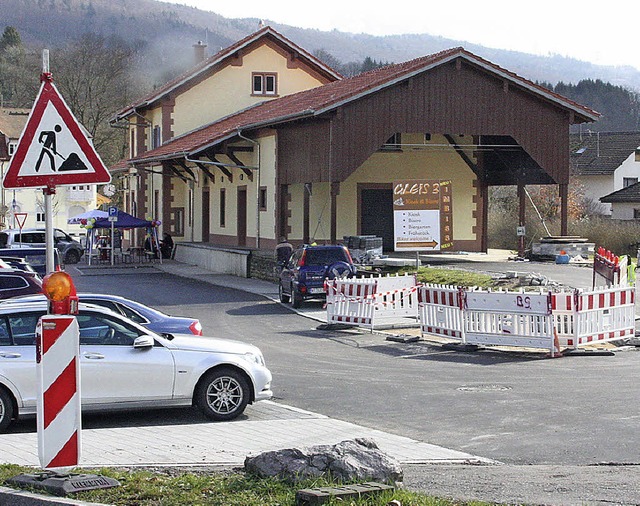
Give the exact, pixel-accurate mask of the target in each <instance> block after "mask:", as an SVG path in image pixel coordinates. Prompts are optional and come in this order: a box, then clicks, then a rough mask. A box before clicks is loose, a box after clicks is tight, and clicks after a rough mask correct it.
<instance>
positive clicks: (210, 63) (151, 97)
mask: <svg viewBox="0 0 640 506" xmlns="http://www.w3.org/2000/svg"><path fill="white" fill-rule="evenodd" d="M269 36H270V37H272V38H275V39H276V40H278V41H280V42H281V43H283V44H284V45H285V46H289V48H290V49H291V50H292V51H293V52H295V53H296V54H297V55H298V57H299V58H300V57H302V58H303V59H305V60H306V61H307V62H308V63H310V64H311V65H312V66H314V67H316V68H317V69H318V70H320V71H322V72H323V73H324V74H325V75H327V76H329V77H330V78H332V79H336V80H338V79H341V78H342V76H341V75H340V74H339V73H337V72H336V71H335V70H333V69H332V68H331V67H329V66H328V65H326V64H325V63H323V62H322V61H320V60H318V59H317V58H316V57H315V56H313V55H312V54H310V53H308V52H307V51H305V50H304V49H302V48H301V47H300V46H298V45H296V44H294V43H293V42H292V41H290V40H289V39H288V38H286V37H285V36H284V35H282V34H281V33H280V32H278V31H276V30H274V29H273V28H271V27H270V26H265V27H264V28H261V29H260V30H258V31H257V32H254V33H252V34H251V35H248V36H247V37H245V38H244V39H241V40H239V41H238V42H236V43H235V44H232V45H230V46H228V47H226V48H224V49H222V50H221V51H219V52H217V53H216V54H214V55H213V56H210V57H209V58H207V59H205V60H203V61H202V62H200V63H198V64H197V65H196V66H194V67H193V68H191V69H189V70H188V71H187V72H185V73H184V74H182V75H181V76H179V77H177V78H175V79H174V80H172V81H170V82H168V83H167V84H165V85H164V86H161V87H159V88H156V89H155V90H153V91H152V92H150V93H149V94H148V95H146V96H144V97H143V98H141V99H139V100H137V101H136V102H134V103H132V104H131V105H129V106H127V107H125V108H124V109H122V110H121V111H119V112H118V113H117V114H116V115H115V116H114V117H113V118H112V121H117V120H118V119H121V118H123V117H126V116H128V115H129V114H131V113H132V112H133V110H134V109H137V108H139V107H144V106H147V105H149V104H151V103H152V102H154V101H156V100H158V99H160V98H161V97H162V96H164V95H166V94H167V93H169V92H171V91H173V90H174V89H176V88H177V87H179V86H181V85H183V84H186V83H188V82H189V81H192V80H194V79H197V78H198V77H199V76H200V75H201V74H202V73H203V72H206V71H207V70H208V69H210V68H211V67H214V66H215V65H219V64H221V63H223V62H224V60H226V59H227V58H229V57H232V56H233V55H234V53H235V52H236V51H238V50H239V49H242V48H243V47H246V46H248V45H249V44H252V43H254V42H255V41H257V40H259V39H261V38H263V37H269Z"/></svg>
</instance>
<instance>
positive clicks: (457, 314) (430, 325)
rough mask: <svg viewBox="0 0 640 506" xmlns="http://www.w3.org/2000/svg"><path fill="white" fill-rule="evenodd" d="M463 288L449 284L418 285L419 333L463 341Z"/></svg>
mask: <svg viewBox="0 0 640 506" xmlns="http://www.w3.org/2000/svg"><path fill="white" fill-rule="evenodd" d="M463 295H464V290H462V289H461V288H458V287H455V286H450V285H438V284H422V285H420V286H419V287H418V308H419V319H420V331H421V334H423V335H424V334H435V335H440V336H445V337H447V338H451V339H459V340H460V341H463V342H464V326H463V319H462V297H463Z"/></svg>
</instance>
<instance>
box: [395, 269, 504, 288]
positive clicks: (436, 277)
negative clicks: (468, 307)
mask: <svg viewBox="0 0 640 506" xmlns="http://www.w3.org/2000/svg"><path fill="white" fill-rule="evenodd" d="M415 272H416V269H415V267H413V268H412V267H403V268H401V269H398V271H397V273H398V274H400V275H402V274H415ZM418 283H435V284H439V285H454V286H461V287H464V288H467V287H472V286H477V287H478V288H494V287H495V286H497V285H496V281H495V279H494V278H493V277H491V276H490V275H489V274H482V273H479V272H473V271H465V270H462V269H448V268H444V269H443V268H439V267H420V269H418Z"/></svg>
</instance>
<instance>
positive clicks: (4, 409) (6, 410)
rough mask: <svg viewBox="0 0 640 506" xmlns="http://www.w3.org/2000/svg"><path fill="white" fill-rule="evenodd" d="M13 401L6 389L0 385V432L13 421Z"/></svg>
mask: <svg viewBox="0 0 640 506" xmlns="http://www.w3.org/2000/svg"><path fill="white" fill-rule="evenodd" d="M13 416H14V412H13V402H12V401H11V396H10V395H9V394H8V393H7V391H6V390H5V389H4V388H2V387H0V432H4V431H5V430H7V427H9V425H11V422H12V421H13Z"/></svg>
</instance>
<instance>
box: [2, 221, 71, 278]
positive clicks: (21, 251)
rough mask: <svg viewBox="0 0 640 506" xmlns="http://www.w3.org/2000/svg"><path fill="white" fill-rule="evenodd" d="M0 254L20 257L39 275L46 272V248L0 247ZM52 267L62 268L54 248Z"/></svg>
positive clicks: (42, 275)
mask: <svg viewBox="0 0 640 506" xmlns="http://www.w3.org/2000/svg"><path fill="white" fill-rule="evenodd" d="M0 234H2V232H0ZM0 256H2V257H9V256H11V257H15V258H22V259H24V260H25V261H27V262H28V263H29V265H31V267H33V269H34V270H35V271H36V272H37V273H38V274H39V275H40V277H44V276H45V275H46V274H47V250H46V248H44V247H42V248H17V249H16V248H5V249H0ZM53 268H54V270H59V269H63V268H64V265H63V263H62V262H61V261H60V253H59V252H58V250H57V249H55V248H54V249H53Z"/></svg>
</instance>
